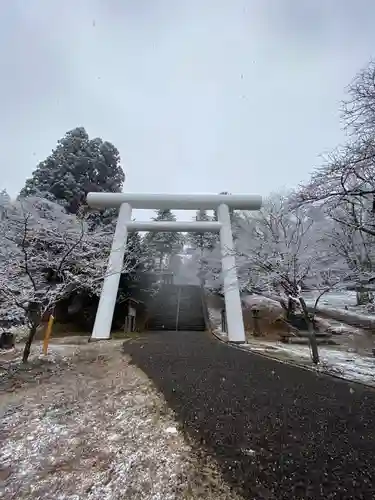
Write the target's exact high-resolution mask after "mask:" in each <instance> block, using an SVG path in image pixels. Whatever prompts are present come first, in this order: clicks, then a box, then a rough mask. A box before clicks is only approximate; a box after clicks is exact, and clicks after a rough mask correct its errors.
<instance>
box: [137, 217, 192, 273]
mask: <svg viewBox="0 0 375 500" xmlns="http://www.w3.org/2000/svg"><path fill="white" fill-rule="evenodd" d="M152 220H154V221H162V220H167V221H171V222H173V221H176V216H175V215H174V214H173V213H172V212H171V210H169V209H164V210H157V212H156V217H153V219H152ZM145 242H146V243H147V245H148V246H149V247H150V248H151V249H152V250H153V252H154V253H155V255H156V256H157V258H158V260H159V265H160V268H162V267H163V264H164V263H165V262H164V261H165V258H166V257H168V258H169V257H170V256H171V255H172V254H175V253H178V252H179V251H180V250H181V249H182V247H183V244H184V237H183V235H182V234H181V233H177V232H150V233H147V234H146V236H145Z"/></svg>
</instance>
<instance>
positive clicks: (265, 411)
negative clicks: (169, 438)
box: [124, 332, 375, 500]
mask: <svg viewBox="0 0 375 500" xmlns="http://www.w3.org/2000/svg"><path fill="white" fill-rule="evenodd" d="M124 352H125V353H127V354H130V355H131V357H132V360H133V362H134V363H135V364H136V365H137V366H139V367H140V368H141V369H142V370H143V371H144V372H145V373H146V374H147V375H148V376H149V377H150V378H151V379H152V380H153V382H154V384H155V385H156V386H157V388H158V389H159V390H160V391H161V392H163V394H164V396H165V398H166V400H167V402H168V404H169V405H170V407H171V408H172V409H173V410H174V411H175V412H176V415H177V418H178V419H179V421H180V423H181V424H182V427H183V429H184V430H185V431H186V432H187V433H188V434H189V436H191V437H192V438H193V441H194V442H195V443H196V445H197V447H200V448H201V449H203V450H205V453H209V454H211V455H212V456H214V457H215V459H216V460H217V462H218V463H219V466H220V467H221V470H222V473H223V475H224V478H225V480H226V481H227V482H228V483H229V484H231V485H232V486H233V487H234V488H236V489H238V490H239V491H240V492H241V493H242V495H243V496H244V497H245V498H248V499H251V500H254V499H272V500H273V499H290V500H294V499H314V500H318V499H325V500H327V499H340V500H349V499H351V500H352V499H366V500H367V499H369V500H370V499H371V500H373V499H374V498H375V486H374V484H375V481H374V479H373V474H374V471H375V439H374V437H375V391H373V390H371V389H369V388H366V387H364V386H361V385H360V384H354V383H348V382H346V381H342V380H339V379H336V378H333V377H330V376H327V375H323V374H316V373H314V372H311V371H308V370H304V369H302V368H299V367H296V366H292V365H287V364H284V363H279V362H277V361H275V360H271V359H268V358H266V357H263V356H261V355H258V354H255V353H250V352H245V351H244V350H241V349H238V348H234V347H231V346H228V345H226V344H224V343H222V342H220V341H218V340H217V339H216V338H214V337H212V336H210V335H209V334H208V333H206V332H160V333H159V332H152V333H148V334H145V335H142V336H140V337H139V338H137V339H134V340H131V341H128V342H126V343H124ZM374 365H375V360H374Z"/></svg>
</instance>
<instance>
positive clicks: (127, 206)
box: [87, 193, 262, 343]
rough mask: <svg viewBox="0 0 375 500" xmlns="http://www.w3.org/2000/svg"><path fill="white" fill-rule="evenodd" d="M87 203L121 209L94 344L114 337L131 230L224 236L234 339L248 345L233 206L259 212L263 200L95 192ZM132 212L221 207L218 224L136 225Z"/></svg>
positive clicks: (226, 285) (229, 318) (229, 319)
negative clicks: (237, 259) (231, 216)
mask: <svg viewBox="0 0 375 500" xmlns="http://www.w3.org/2000/svg"><path fill="white" fill-rule="evenodd" d="M87 203H88V205H89V206H90V207H95V208H119V209H120V210H119V216H118V219H117V224H116V230H115V234H114V237H113V243H112V248H111V252H110V256H109V259H108V268H107V272H106V274H105V276H104V282H103V288H102V292H101V295H100V300H99V305H98V310H97V313H96V318H95V324H94V329H93V332H92V336H91V338H92V339H93V340H101V339H109V337H110V334H111V326H112V319H113V313H114V309H115V304H116V298H117V291H118V286H119V281H120V276H121V272H122V268H123V261H124V255H125V248H126V242H127V236H128V230H135V231H137V230H138V231H182V232H185V231H186V232H188V231H194V232H195V231H201V232H209V231H219V232H220V248H221V255H222V271H223V281H224V297H225V310H226V318H227V326H228V340H229V341H230V342H235V343H243V342H245V341H246V337H245V330H244V324H243V316H242V307H241V298H240V291H239V286H238V279H237V271H236V260H235V255H234V246H233V236H232V228H231V221H230V214H229V208H232V209H239V210H259V209H260V207H261V204H262V200H261V197H260V196H250V195H223V194H221V195H212V194H207V195H205V194H193V195H186V194H180V195H170V194H135V193H89V194H88V195H87ZM132 208H144V209H165V208H169V209H177V210H194V209H202V210H212V209H216V210H217V214H218V222H200V221H197V222H168V221H165V222H164V221H158V222H155V221H152V222H132V221H131V213H132Z"/></svg>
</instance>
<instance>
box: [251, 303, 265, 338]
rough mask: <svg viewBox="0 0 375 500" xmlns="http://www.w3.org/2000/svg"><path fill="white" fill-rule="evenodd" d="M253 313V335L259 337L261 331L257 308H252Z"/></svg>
mask: <svg viewBox="0 0 375 500" xmlns="http://www.w3.org/2000/svg"><path fill="white" fill-rule="evenodd" d="M251 312H252V314H253V328H254V330H253V331H254V337H261V336H262V332H261V331H260V326H259V309H252V311H251Z"/></svg>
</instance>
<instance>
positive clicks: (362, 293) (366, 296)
mask: <svg viewBox="0 0 375 500" xmlns="http://www.w3.org/2000/svg"><path fill="white" fill-rule="evenodd" d="M356 298H357V306H365V305H366V304H370V303H371V302H373V299H374V298H373V295H372V293H371V291H369V290H366V289H365V288H361V289H360V290H357V292H356Z"/></svg>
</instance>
